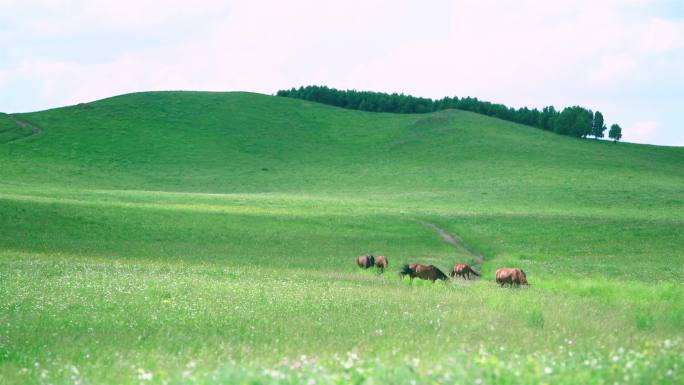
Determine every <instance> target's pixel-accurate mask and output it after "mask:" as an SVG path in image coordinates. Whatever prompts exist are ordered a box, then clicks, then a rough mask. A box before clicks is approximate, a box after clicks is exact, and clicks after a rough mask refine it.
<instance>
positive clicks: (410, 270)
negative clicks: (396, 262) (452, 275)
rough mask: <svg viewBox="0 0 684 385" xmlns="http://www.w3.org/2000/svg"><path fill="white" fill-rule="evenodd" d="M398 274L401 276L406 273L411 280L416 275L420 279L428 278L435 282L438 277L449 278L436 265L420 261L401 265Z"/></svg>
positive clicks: (444, 279) (443, 279)
mask: <svg viewBox="0 0 684 385" xmlns="http://www.w3.org/2000/svg"><path fill="white" fill-rule="evenodd" d="M399 275H400V276H401V277H402V278H404V276H406V275H408V276H409V277H410V278H411V281H413V278H416V277H418V278H420V279H428V280H430V281H432V282H435V281H436V280H438V279H441V280H442V281H446V280H448V279H449V277H447V276H446V274H444V273H443V272H442V270H440V269H438V268H437V267H436V266H434V265H423V264H420V263H412V264H410V265H404V266H402V268H401V271H400V272H399Z"/></svg>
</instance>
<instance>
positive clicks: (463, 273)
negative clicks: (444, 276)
mask: <svg viewBox="0 0 684 385" xmlns="http://www.w3.org/2000/svg"><path fill="white" fill-rule="evenodd" d="M470 274H473V275H474V276H476V277H479V276H480V273H478V272H477V271H475V270H473V268H472V267H470V265H468V264H466V263H457V264H455V265H454V268H453V269H451V278H453V277H454V276H456V277H461V278H463V279H470Z"/></svg>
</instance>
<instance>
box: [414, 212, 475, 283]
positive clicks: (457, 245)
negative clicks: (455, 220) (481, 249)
mask: <svg viewBox="0 0 684 385" xmlns="http://www.w3.org/2000/svg"><path fill="white" fill-rule="evenodd" d="M418 223H420V224H422V225H423V226H425V227H429V228H431V229H433V230H435V231H436V232H437V234H438V235H439V236H440V237H441V238H442V240H443V241H444V242H446V243H448V244H450V245H451V246H453V247H454V249H456V251H457V252H458V251H460V252H462V253H463V254H466V255H468V256H470V258H472V260H473V263H472V267H473V268H474V269H475V270H476V271H477V272H478V273H479V272H480V270H482V263H484V257H483V256H482V255H480V254H478V253H476V252H475V250H473V249H471V248H470V247H468V246H467V245H466V244H465V243H464V242H463V240H462V239H461V238H459V237H458V236H457V235H454V234H450V233H448V232H447V231H446V230H444V229H442V228H440V227H439V226H437V225H436V224H434V223H429V222H423V221H418Z"/></svg>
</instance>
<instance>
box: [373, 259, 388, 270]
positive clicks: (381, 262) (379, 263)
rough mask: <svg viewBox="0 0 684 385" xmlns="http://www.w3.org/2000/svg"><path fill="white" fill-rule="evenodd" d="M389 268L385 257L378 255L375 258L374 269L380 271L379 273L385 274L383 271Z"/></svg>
mask: <svg viewBox="0 0 684 385" xmlns="http://www.w3.org/2000/svg"><path fill="white" fill-rule="evenodd" d="M387 266H389V262H388V261H387V257H385V256H384V255H378V256H377V257H375V267H377V268H378V269H380V272H381V273H384V272H385V269H386V268H387Z"/></svg>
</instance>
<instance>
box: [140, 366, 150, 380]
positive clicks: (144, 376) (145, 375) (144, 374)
mask: <svg viewBox="0 0 684 385" xmlns="http://www.w3.org/2000/svg"><path fill="white" fill-rule="evenodd" d="M152 377H153V375H152V372H148V371H145V369H143V368H138V379H139V380H140V381H150V380H152Z"/></svg>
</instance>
